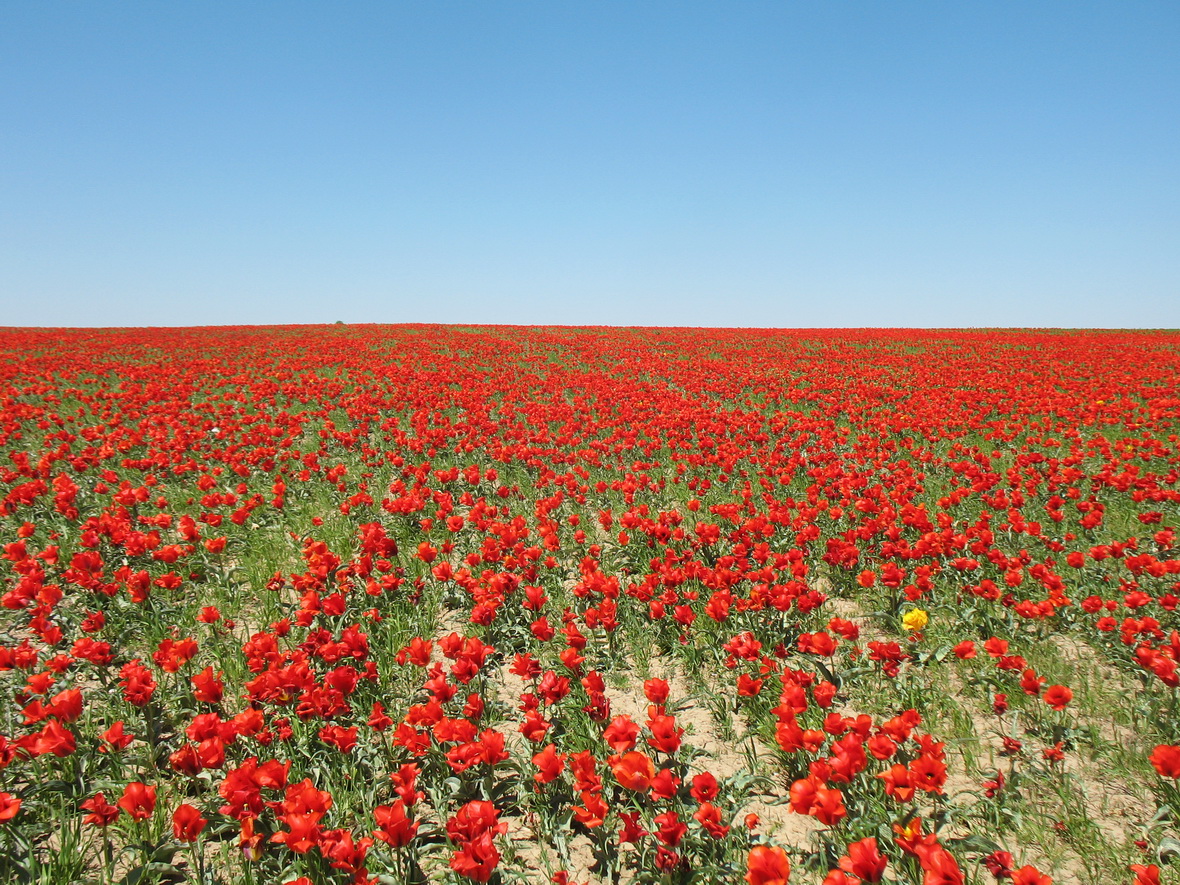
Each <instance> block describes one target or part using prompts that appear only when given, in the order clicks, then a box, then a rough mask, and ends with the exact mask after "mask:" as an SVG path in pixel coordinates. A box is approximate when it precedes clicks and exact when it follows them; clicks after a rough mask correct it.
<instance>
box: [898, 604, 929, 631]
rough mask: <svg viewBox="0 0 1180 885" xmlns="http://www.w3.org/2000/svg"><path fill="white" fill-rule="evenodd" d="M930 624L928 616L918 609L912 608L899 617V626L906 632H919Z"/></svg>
mask: <svg viewBox="0 0 1180 885" xmlns="http://www.w3.org/2000/svg"><path fill="white" fill-rule="evenodd" d="M928 623H930V616H929V615H927V614H926V612H924V611H922V609H920V608H912V609H910V610H909V611H908V612H906V613H905V614H904V615H902V616H901V625H902V626H903V627H905V628H906V629H907V630H921V629H922V628H923V627H925V626H926V625H927V624H928Z"/></svg>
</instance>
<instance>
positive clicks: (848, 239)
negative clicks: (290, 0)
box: [0, 3, 1180, 328]
mask: <svg viewBox="0 0 1180 885" xmlns="http://www.w3.org/2000/svg"><path fill="white" fill-rule="evenodd" d="M1178 45H1180V6H1177V5H1175V4H1167V3H1121V4H1104V5H1103V4H1077V3H1073V4H1065V3H1053V4H1048V3H1045V4H1035V5H1021V4H1014V3H995V4H990V3H989V4H982V3H979V4H974V3H973V4H954V5H950V4H935V3H896V4H877V3H848V4H838V5H837V4H818V3H817V4H810V5H803V4H778V3H743V4H722V3H717V4H704V3H688V4H658V3H651V4H641V5H630V4H622V3H596V4H581V5H574V4H561V5H558V4H548V3H531V4H523V3H509V4H458V3H439V4H420V5H416V6H410V5H404V4H395V5H386V4H367V3H357V4H346V5H339V6H337V5H329V4H310V3H294V4H250V5H249V6H248V8H247V7H239V6H232V5H228V4H201V5H200V6H197V5H195V4H194V5H191V6H185V7H181V6H179V5H170V6H162V5H151V4H118V5H115V4H89V5H81V4H77V5H66V4H58V5H50V4H36V5H35V4H27V5H24V6H17V5H16V4H8V5H6V6H5V7H4V8H3V9H2V10H0V121H2V122H0V305H2V306H3V314H2V316H0V326H140V325H236V324H250V325H254V324H272V323H279V324H286V323H328V322H333V321H336V320H342V321H345V322H348V323H362V322H374V323H401V322H415V323H417V322H430V323H433V322H438V323H497V324H500V323H503V324H563V325H566V324H594V325H661V326H686V325H691V326H744V327H753V326H757V327H832V326H837V327H841V326H854V327H874V326H904V327H960V326H1057V327H1140V328H1143V327H1146V328H1159V327H1178V326H1180V151H1178V150H1177V145H1180V53H1178V52H1176V46H1178Z"/></svg>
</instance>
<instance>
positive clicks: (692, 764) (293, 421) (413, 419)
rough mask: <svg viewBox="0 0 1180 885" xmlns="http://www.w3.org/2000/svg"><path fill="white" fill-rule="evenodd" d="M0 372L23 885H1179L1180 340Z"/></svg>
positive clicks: (770, 335)
mask: <svg viewBox="0 0 1180 885" xmlns="http://www.w3.org/2000/svg"><path fill="white" fill-rule="evenodd" d="M0 374H2V386H0V883H14V885H15V883H76V882H80V883H95V885H116V883H117V885H152V883H184V882H191V883H199V885H213V883H227V885H228V883H249V885H345V883H427V882H431V883H433V882H441V883H451V885H465V883H472V882H478V883H483V882H493V883H534V882H535V883H555V885H575V883H576V885H585V883H612V885H613V883H653V885H654V883H669V885H672V883H734V885H739V883H749V885H785V883H812V885H821V883H822V885H850V883H876V882H883V883H893V885H960V883H977V885H984V883H1000V885H1004V883H1012V885H1050V883H1058V885H1068V883H1086V885H1089V883H1101V885H1107V883H1111V885H1156V883H1173V885H1175V883H1180V613H1178V612H1177V607H1178V605H1180V538H1178V537H1177V529H1178V525H1180V334H1177V333H1174V332H1146V331H1143V332H1118V331H1067V330H1026V331H1018V330H971V331H943V330H939V331H922V330H827V331H824V330H811V331H807V330H799V331H773V330H719V329H670V328H669V329H655V328H647V329H624V328H567V327H496V326H414V325H405V326H346V325H342V324H336V325H331V326H322V327H312V326H276V327H269V328H264V327H234V328H229V327H226V328H212V327H211V328H197V329H85V330H83V329H73V330H60V329H42V330H35V329H0Z"/></svg>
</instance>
